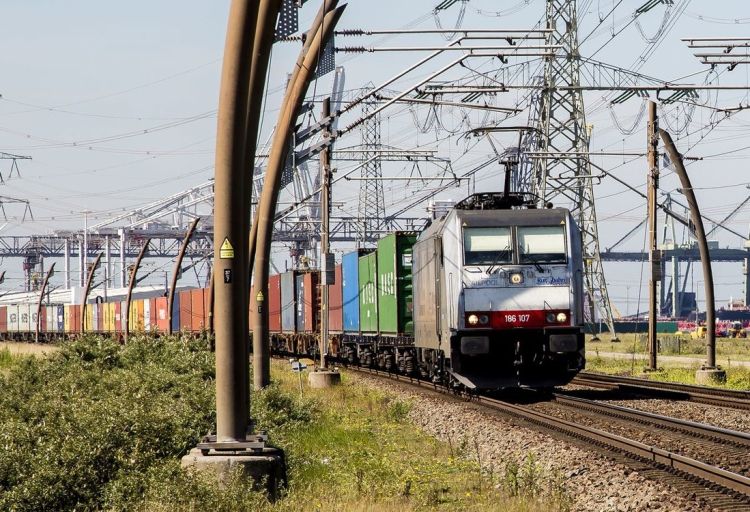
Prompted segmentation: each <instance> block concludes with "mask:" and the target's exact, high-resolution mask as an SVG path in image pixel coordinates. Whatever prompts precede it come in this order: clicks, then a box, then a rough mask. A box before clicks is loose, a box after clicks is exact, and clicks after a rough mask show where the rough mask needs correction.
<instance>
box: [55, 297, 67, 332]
mask: <svg viewBox="0 0 750 512" xmlns="http://www.w3.org/2000/svg"><path fill="white" fill-rule="evenodd" d="M55 309H56V312H55V321H56V322H57V332H65V306H63V305H62V304H60V305H58V306H55Z"/></svg>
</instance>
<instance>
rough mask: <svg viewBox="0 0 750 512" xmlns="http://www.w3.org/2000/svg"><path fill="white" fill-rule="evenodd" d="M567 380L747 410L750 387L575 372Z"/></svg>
mask: <svg viewBox="0 0 750 512" xmlns="http://www.w3.org/2000/svg"><path fill="white" fill-rule="evenodd" d="M571 384H576V385H579V386H590V387H597V388H605V389H612V390H617V391H619V392H621V393H623V394H628V395H638V396H648V397H651V398H665V399H669V400H689V401H691V402H697V403H702V404H707V405H717V406H720V407H731V408H734V409H743V410H748V411H750V391H740V390H732V389H721V388H710V387H705V386H695V385H690V384H678V383H675V382H660V381H650V380H645V379H639V378H636V377H622V376H617V375H604V374H600V373H589V372H581V373H579V374H578V375H577V376H576V378H575V379H573V382H571Z"/></svg>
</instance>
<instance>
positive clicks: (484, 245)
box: [464, 227, 513, 265]
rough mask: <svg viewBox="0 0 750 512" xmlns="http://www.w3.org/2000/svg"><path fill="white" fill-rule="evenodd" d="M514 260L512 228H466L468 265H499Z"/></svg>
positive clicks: (465, 252)
mask: <svg viewBox="0 0 750 512" xmlns="http://www.w3.org/2000/svg"><path fill="white" fill-rule="evenodd" d="M512 260H513V251H512V250H511V237H510V228H507V227H497V228H487V227H481V228H464V263H465V264H466V265H497V264H498V263H510V262H511V261H512Z"/></svg>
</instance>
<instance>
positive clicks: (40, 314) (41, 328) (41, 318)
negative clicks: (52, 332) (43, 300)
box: [29, 304, 47, 333]
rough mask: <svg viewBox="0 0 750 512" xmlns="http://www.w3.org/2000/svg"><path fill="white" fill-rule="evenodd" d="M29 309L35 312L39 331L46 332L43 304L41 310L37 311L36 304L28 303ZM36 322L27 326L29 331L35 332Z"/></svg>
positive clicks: (45, 316)
mask: <svg viewBox="0 0 750 512" xmlns="http://www.w3.org/2000/svg"><path fill="white" fill-rule="evenodd" d="M29 310H30V311H33V312H34V313H36V315H37V318H39V332H40V333H43V332H46V329H47V310H46V309H45V307H44V306H42V310H41V311H39V309H38V304H29ZM36 327H37V322H33V323H32V324H31V325H30V326H29V331H30V332H36Z"/></svg>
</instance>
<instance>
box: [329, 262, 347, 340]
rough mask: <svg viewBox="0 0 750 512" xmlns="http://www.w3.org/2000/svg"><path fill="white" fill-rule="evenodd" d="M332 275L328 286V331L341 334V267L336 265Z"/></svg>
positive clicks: (342, 318)
mask: <svg viewBox="0 0 750 512" xmlns="http://www.w3.org/2000/svg"><path fill="white" fill-rule="evenodd" d="M333 275H334V282H333V284H332V285H329V286H328V330H329V331H331V332H341V331H342V330H343V325H344V307H343V296H342V287H341V279H342V277H341V265H336V267H335V268H334V271H333Z"/></svg>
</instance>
